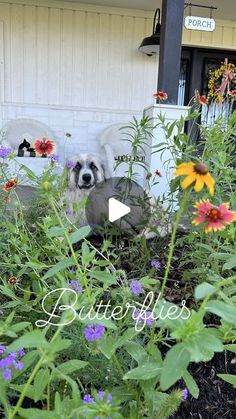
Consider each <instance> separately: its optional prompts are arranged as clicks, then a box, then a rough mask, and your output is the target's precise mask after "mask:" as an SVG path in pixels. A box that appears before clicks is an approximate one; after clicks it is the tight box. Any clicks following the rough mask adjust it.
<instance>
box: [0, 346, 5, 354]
mask: <svg viewBox="0 0 236 419" xmlns="http://www.w3.org/2000/svg"><path fill="white" fill-rule="evenodd" d="M5 350H6V346H4V345H0V355H2V354H4V352H5Z"/></svg>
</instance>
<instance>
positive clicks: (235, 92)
mask: <svg viewBox="0 0 236 419" xmlns="http://www.w3.org/2000/svg"><path fill="white" fill-rule="evenodd" d="M228 95H229V96H232V97H235V96H236V90H231V91H229V92H228Z"/></svg>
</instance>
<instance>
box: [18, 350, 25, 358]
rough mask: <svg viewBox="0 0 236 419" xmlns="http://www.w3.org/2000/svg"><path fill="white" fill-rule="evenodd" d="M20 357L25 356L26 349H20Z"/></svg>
mask: <svg viewBox="0 0 236 419" xmlns="http://www.w3.org/2000/svg"><path fill="white" fill-rule="evenodd" d="M18 355H19V356H25V351H24V349H23V348H20V349H19V350H18Z"/></svg>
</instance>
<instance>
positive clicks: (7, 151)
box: [0, 145, 12, 159]
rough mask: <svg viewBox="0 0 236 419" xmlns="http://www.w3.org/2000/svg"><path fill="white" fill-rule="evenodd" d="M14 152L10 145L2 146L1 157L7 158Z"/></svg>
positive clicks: (0, 147) (0, 148)
mask: <svg viewBox="0 0 236 419" xmlns="http://www.w3.org/2000/svg"><path fill="white" fill-rule="evenodd" d="M11 152H12V149H11V148H10V147H4V146H2V145H1V146H0V157H1V158H2V159H5V158H6V157H8V156H9V154H10V153H11Z"/></svg>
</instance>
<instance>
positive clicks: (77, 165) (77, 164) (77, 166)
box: [74, 161, 81, 170]
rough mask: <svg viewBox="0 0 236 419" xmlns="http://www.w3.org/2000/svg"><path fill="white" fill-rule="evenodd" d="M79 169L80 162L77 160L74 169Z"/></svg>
mask: <svg viewBox="0 0 236 419" xmlns="http://www.w3.org/2000/svg"><path fill="white" fill-rule="evenodd" d="M80 169H81V164H80V163H79V162H78V161H77V163H76V165H75V168H74V170H80Z"/></svg>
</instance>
